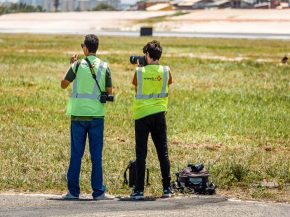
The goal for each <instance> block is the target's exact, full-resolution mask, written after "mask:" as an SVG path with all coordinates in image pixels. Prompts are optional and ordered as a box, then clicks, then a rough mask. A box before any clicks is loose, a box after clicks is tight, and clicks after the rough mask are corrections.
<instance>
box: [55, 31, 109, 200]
mask: <svg viewBox="0 0 290 217" xmlns="http://www.w3.org/2000/svg"><path fill="white" fill-rule="evenodd" d="M98 46H99V39H98V37H97V36H96V35H93V34H89V35H86V36H85V38H84V42H83V43H82V44H81V48H82V50H83V53H84V55H85V58H84V59H81V60H78V55H76V54H75V55H74V56H73V57H72V58H71V64H72V65H71V67H70V68H69V70H68V72H67V73H66V75H65V76H64V78H63V80H62V81H61V88H63V89H66V88H67V87H68V86H69V84H70V83H71V82H73V87H72V94H71V97H70V100H69V103H68V107H67V114H68V115H70V116H71V130H70V131H71V155H70V163H69V168H68V172H67V186H68V193H67V194H66V195H64V196H63V198H64V199H78V198H79V195H80V185H79V176H80V169H81V162H82V157H83V154H84V150H85V144H86V139H87V135H88V138H89V148H90V155H91V162H92V172H91V185H92V189H93V193H92V196H93V198H94V199H96V200H100V199H105V198H106V196H105V190H106V188H105V185H104V184H103V167H102V152H103V137H104V116H105V103H106V101H113V96H112V95H111V94H112V79H111V73H110V69H109V66H108V64H107V63H106V62H104V61H102V60H101V59H99V58H98V57H97V56H96V52H97V50H98Z"/></svg>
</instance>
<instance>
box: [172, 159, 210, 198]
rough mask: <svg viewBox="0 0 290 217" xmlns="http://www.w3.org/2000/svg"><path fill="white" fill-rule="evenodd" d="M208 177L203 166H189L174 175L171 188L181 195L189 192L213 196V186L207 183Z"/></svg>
mask: <svg viewBox="0 0 290 217" xmlns="http://www.w3.org/2000/svg"><path fill="white" fill-rule="evenodd" d="M209 176H210V175H209V172H208V171H207V170H206V169H205V168H204V166H203V164H189V165H188V166H187V167H185V168H184V169H182V170H181V171H180V172H178V173H176V182H173V183H172V188H173V189H174V190H176V191H179V192H182V193H183V192H186V191H188V190H189V191H190V192H191V193H197V194H210V195H211V194H215V185H214V184H213V183H210V182H209Z"/></svg>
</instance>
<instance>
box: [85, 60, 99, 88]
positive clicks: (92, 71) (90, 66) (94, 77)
mask: <svg viewBox="0 0 290 217" xmlns="http://www.w3.org/2000/svg"><path fill="white" fill-rule="evenodd" d="M85 61H86V62H87V63H88V65H89V68H90V70H91V74H92V76H93V79H94V80H95V81H96V84H97V86H98V88H99V90H100V93H102V92H103V91H102V90H101V88H100V85H99V82H98V80H97V76H96V73H95V71H94V67H93V65H92V64H91V63H90V61H89V59H88V58H85Z"/></svg>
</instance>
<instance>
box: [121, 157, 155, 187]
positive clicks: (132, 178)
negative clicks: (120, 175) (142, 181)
mask: <svg viewBox="0 0 290 217" xmlns="http://www.w3.org/2000/svg"><path fill="white" fill-rule="evenodd" d="M128 170H129V181H128V179H127V171H128ZM146 171H147V177H146V185H147V186H148V185H150V184H149V169H147V170H146ZM135 183H136V161H133V160H130V161H129V164H128V166H127V167H126V169H125V172H124V185H128V186H129V187H130V188H132V187H134V186H135Z"/></svg>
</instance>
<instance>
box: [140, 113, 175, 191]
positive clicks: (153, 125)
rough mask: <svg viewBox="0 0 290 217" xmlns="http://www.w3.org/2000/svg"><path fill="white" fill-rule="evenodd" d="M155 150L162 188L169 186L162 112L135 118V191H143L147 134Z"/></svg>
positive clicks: (165, 134) (164, 122)
mask: <svg viewBox="0 0 290 217" xmlns="http://www.w3.org/2000/svg"><path fill="white" fill-rule="evenodd" d="M149 133H151V137H152V140H153V143H154V145H155V148H156V150H157V154H158V159H159V163H160V168H161V175H162V184H163V188H168V187H169V186H170V180H171V177H170V162H169V158H168V146H167V133H166V119H165V114H164V112H161V113H157V114H153V115H149V116H146V117H144V118H141V119H138V120H135V142H136V186H135V191H144V178H145V167H146V157H147V144H148V136H149Z"/></svg>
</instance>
